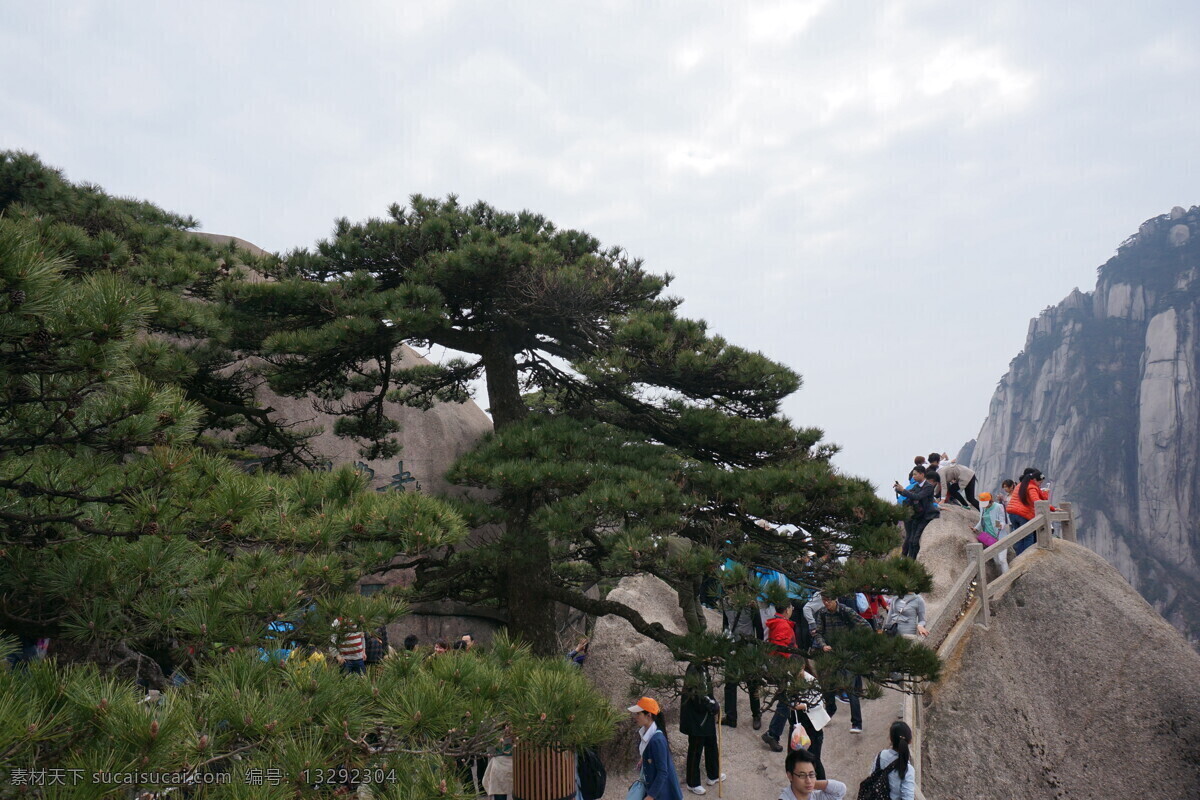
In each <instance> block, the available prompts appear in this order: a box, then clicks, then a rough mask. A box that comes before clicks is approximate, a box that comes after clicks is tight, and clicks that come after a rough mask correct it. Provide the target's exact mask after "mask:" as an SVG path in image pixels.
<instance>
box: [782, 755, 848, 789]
mask: <svg viewBox="0 0 1200 800" xmlns="http://www.w3.org/2000/svg"><path fill="white" fill-rule="evenodd" d="M784 766H785V768H786V769H787V776H788V785H787V786H785V787H783V790H782V791H781V792H780V793H779V800H842V798H844V797H845V796H846V784H844V783H842V782H841V781H835V780H833V779H829V780H823V781H819V780H817V758H816V756H814V755H813V754H812V753H810V752H808V751H807V750H793V751H792V752H790V753H788V757H787V761H786V762H784Z"/></svg>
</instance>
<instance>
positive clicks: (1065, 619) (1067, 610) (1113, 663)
mask: <svg viewBox="0 0 1200 800" xmlns="http://www.w3.org/2000/svg"><path fill="white" fill-rule="evenodd" d="M1021 559H1033V561H1031V562H1029V564H1028V567H1029V569H1028V571H1027V572H1026V573H1025V574H1024V575H1022V576H1021V577H1020V578H1018V579H1017V581H1016V583H1014V584H1013V587H1012V588H1011V589H1010V590H1009V592H1008V593H1007V594H1006V595H1005V596H1004V597H1002V598H1001V599H1000V600H999V602H995V603H993V605H992V610H993V612H994V616H992V617H991V619H990V620H989V623H990V625H989V627H988V629H987V630H984V629H982V628H979V627H976V628H974V629H973V630H972V632H971V634H970V636H969V637H968V639H967V641H966V643H965V644H964V645H963V647H962V648H961V650H960V651H959V652H958V653H957V654H956V657H954V658H950V659H949V660H948V661H947V663H946V670H945V674H944V676H943V678H942V680H941V682H940V683H939V684H938V686H937V687H936V688H935V689H934V690H933V691H932V693H931V694H930V701H931V704H930V706H929V710H928V715H927V725H926V729H925V763H924V780H923V783H924V786H923V789H924V793H925V796H926V797H928V798H929V800H951V798H967V797H981V798H982V797H1000V796H1003V797H1045V798H1087V797H1137V796H1141V795H1152V796H1155V797H1163V798H1177V799H1178V800H1184V798H1196V797H1200V655H1197V654H1196V652H1195V651H1194V650H1192V648H1191V647H1189V645H1188V643H1187V641H1185V640H1184V638H1183V637H1182V636H1180V635H1179V632H1178V631H1176V630H1175V629H1173V628H1172V627H1171V626H1170V625H1169V624H1168V623H1167V622H1166V621H1165V620H1163V618H1162V617H1161V616H1159V614H1158V613H1157V612H1156V611H1155V610H1154V609H1153V608H1152V607H1151V606H1150V605H1149V604H1148V603H1147V602H1146V601H1145V600H1143V599H1142V598H1141V597H1140V596H1139V595H1138V593H1137V592H1136V591H1135V590H1134V589H1133V588H1132V587H1131V586H1130V585H1129V584H1128V583H1127V582H1126V581H1125V579H1124V578H1122V577H1121V575H1120V574H1119V573H1118V572H1117V571H1116V569H1114V568H1113V567H1112V566H1110V565H1109V564H1108V563H1106V562H1105V561H1104V559H1102V558H1101V557H1100V556H1098V555H1096V554H1095V553H1092V552H1091V551H1089V550H1087V549H1086V548H1084V547H1081V546H1078V545H1075V544H1071V543H1069V542H1063V541H1055V543H1054V550H1053V551H1039V550H1038V549H1037V548H1034V549H1031V550H1029V551H1028V552H1027V553H1026V554H1025V555H1022V556H1021ZM998 787H1003V789H1002V790H999V789H998Z"/></svg>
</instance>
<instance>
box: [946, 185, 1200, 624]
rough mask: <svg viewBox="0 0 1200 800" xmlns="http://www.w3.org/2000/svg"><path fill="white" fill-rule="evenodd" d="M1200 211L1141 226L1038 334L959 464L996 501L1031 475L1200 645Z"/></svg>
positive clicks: (1093, 544) (1043, 320) (1088, 540)
mask: <svg viewBox="0 0 1200 800" xmlns="http://www.w3.org/2000/svg"><path fill="white" fill-rule="evenodd" d="M1197 233H1200V207H1193V208H1191V209H1190V210H1186V211H1185V210H1184V209H1182V208H1179V207H1176V208H1175V209H1173V210H1172V211H1171V212H1170V213H1169V214H1164V215H1162V216H1160V217H1157V218H1155V219H1151V220H1148V221H1146V222H1145V223H1143V224H1142V226H1141V227H1140V229H1139V231H1138V233H1137V234H1135V235H1134V236H1131V237H1130V238H1129V239H1127V240H1126V241H1125V242H1124V243H1122V244H1121V246H1120V247H1119V248H1118V250H1117V255H1116V256H1114V257H1113V258H1112V259H1110V260H1109V261H1108V262H1107V263H1105V264H1104V265H1103V266H1102V267H1100V270H1099V279H1098V281H1097V284H1096V288H1095V289H1094V290H1093V291H1091V292H1081V291H1079V290H1078V289H1076V290H1075V291H1073V292H1072V293H1071V294H1070V295H1068V296H1067V297H1066V298H1065V299H1064V300H1063V301H1062V302H1060V303H1059V304H1058V305H1056V306H1054V307H1051V308H1048V309H1046V310H1045V311H1043V312H1042V313H1041V315H1040V316H1038V317H1037V318H1036V319H1034V320H1033V321H1031V322H1030V325H1029V334H1028V337H1027V339H1026V342H1025V349H1024V350H1023V351H1022V352H1021V353H1020V354H1019V355H1018V356H1017V357H1016V358H1015V359H1013V361H1012V362H1011V364H1010V365H1009V371H1008V373H1007V374H1006V375H1005V376H1004V378H1003V379H1002V380H1001V381H1000V384H999V386H998V387H997V388H996V393H995V395H994V396H993V397H992V401H991V406H990V408H989V410H988V417H987V420H986V421H985V422H984V424H983V428H982V429H981V430H980V432H979V436H978V438H977V439H976V440H974V441H972V442H970V443H968V444H967V445H966V446H964V448H963V450H962V452H961V453H960V457H961V458H962V460H967V461H969V463H970V464H971V466H972V467H973V468H974V469H975V470H976V471H977V472H978V473H979V479H980V489H981V490H989V491H995V490H996V489H997V488H998V487H999V484H1000V481H1001V480H1002V479H1004V478H1009V477H1011V478H1014V479H1015V478H1016V477H1018V476H1019V474H1020V472H1021V470H1023V469H1024V468H1025V467H1027V466H1034V467H1038V468H1039V469H1041V470H1042V471H1043V472H1044V473H1045V474H1046V475H1047V477H1048V478H1050V479H1051V481H1052V482H1051V483H1050V484H1048V488H1050V490H1051V494H1052V497H1053V498H1055V499H1059V500H1071V501H1073V502H1074V503H1075V505H1076V508H1077V511H1078V512H1079V514H1080V542H1081V543H1082V544H1085V545H1086V546H1087V547H1089V548H1091V549H1092V550H1093V551H1095V552H1096V553H1098V554H1099V555H1101V556H1102V557H1103V558H1104V559H1105V560H1107V561H1108V562H1109V563H1110V564H1112V565H1113V566H1115V567H1116V568H1117V569H1118V570H1119V571H1120V573H1121V574H1122V575H1123V576H1125V578H1126V579H1127V580H1129V582H1130V583H1131V584H1133V586H1134V587H1135V588H1136V589H1137V590H1138V591H1139V592H1140V593H1141V594H1142V596H1143V597H1145V598H1146V600H1147V601H1149V602H1150V603H1151V604H1152V605H1153V606H1154V607H1155V608H1156V609H1157V610H1158V611H1159V612H1160V613H1162V615H1163V616H1164V617H1166V618H1167V620H1168V621H1170V622H1171V623H1172V624H1173V625H1175V626H1176V627H1177V628H1178V629H1179V630H1180V631H1182V632H1183V633H1184V635H1185V636H1186V637H1187V638H1188V639H1189V640H1190V641H1191V642H1192V643H1193V645H1197V644H1200V472H1198V471H1197V470H1198V467H1200V237H1197V236H1196V235H1195V234H1197Z"/></svg>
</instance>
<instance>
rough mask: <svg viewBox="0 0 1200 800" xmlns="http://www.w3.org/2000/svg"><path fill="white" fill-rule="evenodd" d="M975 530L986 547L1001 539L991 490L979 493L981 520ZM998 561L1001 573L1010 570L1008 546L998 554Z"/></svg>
mask: <svg viewBox="0 0 1200 800" xmlns="http://www.w3.org/2000/svg"><path fill="white" fill-rule="evenodd" d="M1001 513H1003V512H1001ZM974 530H975V538H976V539H978V540H979V543H980V544H982V545H983V546H984V547H991V546H992V545H994V544H995V543H996V542H997V541H998V540H999V539H1000V536H1001V534H1000V524H999V522H997V520H996V504H995V503H993V502H992V493H991V492H980V493H979V521H978V522H976V523H975V528H974ZM996 563H997V564H998V565H999V566H1000V574H1001V575H1003V574H1004V573H1006V572H1008V548H1007V547H1006V548H1004V549H1003V550H1001V551H1000V553H999V555H997V556H996Z"/></svg>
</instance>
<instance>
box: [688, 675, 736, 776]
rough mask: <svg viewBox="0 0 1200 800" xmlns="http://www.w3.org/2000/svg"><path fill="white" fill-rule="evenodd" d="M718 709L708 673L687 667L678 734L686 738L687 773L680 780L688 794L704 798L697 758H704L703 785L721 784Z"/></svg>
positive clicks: (723, 774) (719, 707)
mask: <svg viewBox="0 0 1200 800" xmlns="http://www.w3.org/2000/svg"><path fill="white" fill-rule="evenodd" d="M720 710H721V706H720V705H718V704H717V700H716V698H715V697H713V692H712V681H711V680H710V678H709V675H708V670H706V669H704V667H701V666H700V665H699V664H689V665H688V668H687V671H686V672H685V673H684V676H683V702H682V704H681V705H680V707H679V732H680V733H682V734H683V735H684V736H686V737H688V749H687V769H686V770H685V772H684V779H685V781H686V783H687V787H688V791H690V792H691V793H692V794H705V793H706V792H707V790H706V789H705V788H704V786H703V785H702V784H701V783H700V757H701V755H703V756H704V774H705V776H706V777H707V780H706V781H705V782H706V783H707V784H708V785H709V786H716V785H717V784H718V783H720V782H721V781H723V780H725V773H723V772H721V755H720V753H719V752H718V749H717V716H718V714H719V712H720Z"/></svg>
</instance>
